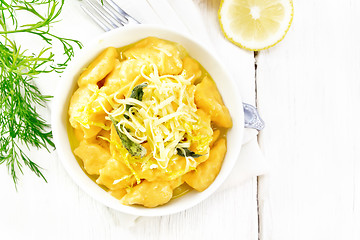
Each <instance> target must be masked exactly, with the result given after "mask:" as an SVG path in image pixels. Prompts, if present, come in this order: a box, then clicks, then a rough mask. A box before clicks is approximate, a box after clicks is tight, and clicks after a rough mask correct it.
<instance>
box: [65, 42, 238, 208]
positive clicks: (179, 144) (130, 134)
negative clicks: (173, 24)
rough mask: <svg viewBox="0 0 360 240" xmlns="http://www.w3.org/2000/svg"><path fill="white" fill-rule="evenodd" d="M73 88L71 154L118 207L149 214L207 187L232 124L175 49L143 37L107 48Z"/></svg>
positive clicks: (196, 68) (207, 81) (197, 70)
mask: <svg viewBox="0 0 360 240" xmlns="http://www.w3.org/2000/svg"><path fill="white" fill-rule="evenodd" d="M77 83H78V88H77V89H76V90H75V92H74V93H73V95H72V97H71V100H70V104H69V110H68V114H69V123H70V124H69V138H70V142H71V145H72V148H73V152H74V154H75V156H76V157H77V159H78V160H79V162H80V164H81V165H82V167H83V169H84V171H85V172H86V173H87V174H88V176H89V177H91V178H92V179H94V181H96V183H97V184H98V185H100V186H101V187H102V188H103V189H104V190H106V191H108V192H109V193H110V194H111V195H113V196H114V197H115V198H117V199H119V200H120V201H121V203H122V204H125V205H132V204H137V205H143V206H145V207H156V206H159V205H163V204H165V203H167V202H168V201H170V200H171V199H172V198H174V197H177V196H179V195H181V194H184V193H185V192H186V191H188V190H189V189H195V190H197V191H203V190H205V189H206V188H207V187H208V186H209V185H210V184H211V183H212V182H213V181H214V180H215V178H216V176H217V174H218V173H219V171H220V168H221V165H222V161H223V159H224V157H225V154H226V130H227V129H229V128H231V127H232V120H231V117H230V114H229V111H228V109H227V108H226V106H225V105H224V103H223V101H222V98H221V95H220V93H219V92H218V90H217V87H216V85H215V83H214V81H213V80H212V79H211V77H210V75H209V74H208V73H207V72H206V70H205V69H204V68H203V67H202V66H201V65H200V64H199V63H198V62H197V61H196V60H195V59H193V58H192V57H190V56H189V55H188V54H187V52H186V50H185V49H184V48H183V47H182V46H181V45H179V44H177V43H174V42H170V41H167V40H162V39H159V38H155V37H148V38H145V39H143V40H141V41H139V42H137V43H134V44H131V45H129V46H125V47H122V48H120V49H116V48H114V47H109V48H107V49H105V50H104V51H103V52H102V53H101V54H100V55H99V56H97V57H96V58H95V59H94V60H93V62H91V63H90V65H89V66H88V67H87V68H86V69H85V70H84V71H83V72H82V74H81V75H80V77H79V79H78V81H77Z"/></svg>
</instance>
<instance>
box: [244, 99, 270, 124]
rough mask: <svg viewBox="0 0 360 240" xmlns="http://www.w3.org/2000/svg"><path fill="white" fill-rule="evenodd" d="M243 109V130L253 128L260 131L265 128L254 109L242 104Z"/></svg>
mask: <svg viewBox="0 0 360 240" xmlns="http://www.w3.org/2000/svg"><path fill="white" fill-rule="evenodd" d="M243 108H244V126H245V128H254V129H257V130H259V131H260V130H262V129H264V127H265V123H264V121H263V120H262V119H261V117H260V114H259V112H258V111H257V109H256V107H254V106H252V105H250V104H247V103H243Z"/></svg>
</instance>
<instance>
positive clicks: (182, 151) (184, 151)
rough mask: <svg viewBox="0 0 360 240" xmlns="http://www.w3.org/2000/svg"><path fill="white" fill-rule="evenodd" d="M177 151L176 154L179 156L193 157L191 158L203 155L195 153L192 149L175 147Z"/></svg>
mask: <svg viewBox="0 0 360 240" xmlns="http://www.w3.org/2000/svg"><path fill="white" fill-rule="evenodd" d="M176 151H177V155H179V156H181V157H193V158H198V157H201V156H204V155H200V154H196V153H194V152H192V151H190V150H189V149H188V148H176Z"/></svg>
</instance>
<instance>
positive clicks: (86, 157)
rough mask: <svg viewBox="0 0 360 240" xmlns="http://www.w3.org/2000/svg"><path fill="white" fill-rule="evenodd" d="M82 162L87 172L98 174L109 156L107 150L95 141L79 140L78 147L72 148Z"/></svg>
mask: <svg viewBox="0 0 360 240" xmlns="http://www.w3.org/2000/svg"><path fill="white" fill-rule="evenodd" d="M74 153H75V155H76V156H78V157H79V158H80V159H81V160H82V161H83V163H84V168H85V170H86V171H87V172H88V173H89V174H91V175H92V174H100V169H102V168H103V167H104V166H105V164H106V163H107V161H108V160H109V159H110V158H111V155H110V153H109V151H108V150H106V149H105V148H103V147H101V146H100V145H98V144H96V143H88V142H87V141H81V142H80V145H79V147H77V148H76V149H75V150H74Z"/></svg>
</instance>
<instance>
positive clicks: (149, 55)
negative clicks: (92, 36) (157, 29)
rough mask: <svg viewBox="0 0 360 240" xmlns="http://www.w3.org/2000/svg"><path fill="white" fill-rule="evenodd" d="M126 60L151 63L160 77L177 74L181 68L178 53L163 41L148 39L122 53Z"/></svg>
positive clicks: (168, 43)
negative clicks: (157, 70)
mask: <svg viewBox="0 0 360 240" xmlns="http://www.w3.org/2000/svg"><path fill="white" fill-rule="evenodd" d="M123 55H124V56H125V57H126V58H127V59H141V60H144V61H146V62H148V63H153V64H155V65H156V66H157V68H158V69H159V74H160V75H165V74H175V75H177V74H179V73H180V72H181V71H182V68H183V62H182V60H181V56H180V51H179V50H178V48H177V47H176V46H175V45H174V44H172V43H170V42H167V41H165V40H162V39H158V38H155V37H148V38H145V39H143V40H141V41H140V42H138V43H136V44H135V45H134V46H133V47H131V48H129V49H127V50H125V51H124V53H123Z"/></svg>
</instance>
